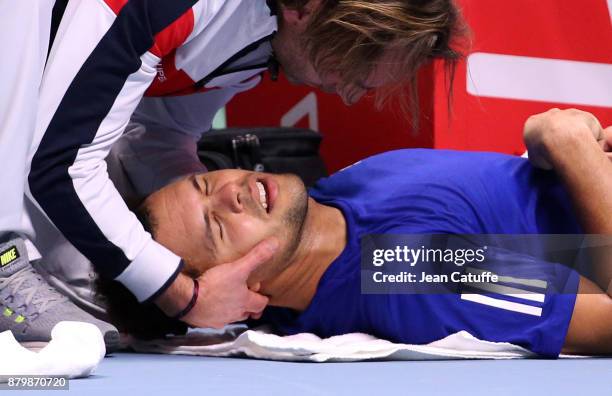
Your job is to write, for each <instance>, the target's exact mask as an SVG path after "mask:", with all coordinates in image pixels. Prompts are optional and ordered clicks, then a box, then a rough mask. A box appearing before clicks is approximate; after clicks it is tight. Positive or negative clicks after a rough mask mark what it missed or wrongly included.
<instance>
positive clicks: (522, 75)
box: [227, 0, 612, 172]
mask: <svg viewBox="0 0 612 396" xmlns="http://www.w3.org/2000/svg"><path fill="white" fill-rule="evenodd" d="M610 3H611V6H612V1H611V2H610ZM459 4H460V6H461V8H462V11H463V14H464V16H465V18H466V20H467V21H468V24H469V25H470V27H471V29H472V35H473V37H472V47H471V49H470V51H469V54H468V55H469V56H468V57H467V59H466V61H464V62H462V63H461V64H460V65H459V67H458V70H457V74H456V78H455V85H454V100H453V103H452V109H453V111H452V115H449V114H448V111H447V108H448V106H447V98H446V86H445V83H444V81H445V80H444V75H443V73H442V67H441V65H439V64H434V65H433V66H431V67H428V68H426V69H425V70H423V72H422V73H421V76H420V82H419V87H420V91H421V99H420V104H421V113H420V115H419V119H420V124H419V125H420V128H419V130H418V131H412V130H411V128H410V122H409V120H408V117H406V116H404V115H402V113H401V112H400V111H399V110H398V109H394V108H388V109H385V110H383V111H382V112H378V111H376V110H375V109H374V106H373V100H372V99H368V98H366V99H364V100H362V101H361V102H360V103H359V104H357V105H355V106H353V107H350V108H347V107H345V106H344V105H343V104H342V102H341V100H340V99H339V98H336V97H334V96H331V95H328V94H325V93H322V92H318V91H314V90H312V89H311V88H308V87H294V86H291V85H289V84H288V83H287V82H286V81H284V80H281V81H279V82H276V83H274V82H271V81H269V80H268V79H267V78H266V79H265V82H264V83H262V84H261V85H260V86H259V87H257V88H256V89H254V90H252V91H251V92H248V93H245V94H242V95H239V96H238V97H237V98H236V99H234V100H233V101H232V102H231V103H230V105H229V106H228V108H227V122H228V125H230V126H256V125H299V126H305V127H311V128H312V129H317V130H319V131H320V132H322V133H323V134H324V136H325V138H324V143H323V147H322V155H323V157H324V159H325V162H326V164H327V166H328V168H329V170H330V171H332V172H333V171H335V170H338V169H340V168H342V167H344V166H347V165H349V164H351V163H353V162H355V161H357V160H359V159H361V158H363V157H366V156H369V155H372V154H375V153H379V152H382V151H386V150H391V149H396V148H404V147H435V148H453V149H464V150H488V151H499V152H505V153H510V154H521V153H522V152H523V151H524V147H523V145H522V141H521V136H522V126H523V123H524V121H525V119H526V118H527V117H528V116H529V115H531V114H535V113H539V112H542V111H545V110H547V109H549V108H551V107H560V108H567V107H576V108H580V109H583V110H587V111H590V112H593V113H594V114H595V115H596V116H597V117H599V119H600V120H601V121H602V123H603V124H605V125H610V124H612V12H611V11H610V10H609V9H608V2H607V0H581V1H575V0H514V1H512V2H498V1H484V0H461V1H459ZM468 64H469V70H470V72H469V73H468Z"/></svg>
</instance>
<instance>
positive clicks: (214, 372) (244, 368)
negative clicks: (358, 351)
mask: <svg viewBox="0 0 612 396" xmlns="http://www.w3.org/2000/svg"><path fill="white" fill-rule="evenodd" d="M35 392H36V394H40V393H41V392H40V391H35ZM52 392H54V393H53V394H56V395H57V394H58V393H61V392H62V391H52ZM68 393H70V394H79V395H81V394H82V395H92V396H93V395H105V396H109V395H112V396H116V395H134V396H135V395H146V396H155V395H170V394H172V395H181V394H184V395H290V396H297V395H387V394H390V395H396V394H397V395H415V396H416V395H444V396H451V395H471V396H480V395H496V396H498V395H513V396H516V395H555V396H557V395H574V396H576V395H612V358H607V359H603V358H600V359H572V360H513V361H508V360H504V361H501V360H498V361H456V360H455V361H434V362H424V361H421V362H419V361H403V362H358V363H286V362H274V361H264V360H251V359H238V358H208V357H198V356H172V355H144V354H134V353H116V354H114V355H112V356H110V357H107V358H105V359H104V360H103V361H102V363H101V364H100V366H99V367H98V370H97V371H96V373H95V374H94V375H93V376H91V377H89V378H86V379H78V380H71V381H70V391H69V392H68Z"/></svg>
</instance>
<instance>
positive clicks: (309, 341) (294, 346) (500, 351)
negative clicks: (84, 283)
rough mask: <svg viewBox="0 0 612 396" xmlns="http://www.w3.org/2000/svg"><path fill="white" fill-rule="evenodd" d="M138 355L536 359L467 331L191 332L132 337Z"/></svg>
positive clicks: (347, 359) (332, 359)
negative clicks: (439, 334)
mask: <svg viewBox="0 0 612 396" xmlns="http://www.w3.org/2000/svg"><path fill="white" fill-rule="evenodd" d="M129 344H130V346H131V347H132V348H133V349H134V350H135V351H137V352H147V353H166V354H177V355H200V356H245V355H246V356H248V357H251V358H259V359H268V360H283V361H308V362H352V361H359V360H372V359H376V360H446V359H517V358H529V357H536V355H535V354H534V353H532V352H530V351H528V350H527V349H525V348H522V347H519V346H517V345H513V344H509V343H505V342H489V341H482V340H479V339H477V338H475V337H473V336H472V335H471V334H470V333H468V332H466V331H460V332H458V333H455V334H452V335H450V336H448V337H446V338H444V339H442V340H439V341H435V342H432V343H430V344H427V345H409V344H394V343H392V342H389V341H386V340H381V339H379V338H376V337H373V336H370V335H367V334H362V333H352V334H345V335H341V336H336V337H330V338H326V339H321V338H319V337H317V336H316V335H314V334H309V333H303V334H296V335H293V336H286V337H281V336H277V335H275V334H272V333H270V332H269V331H268V330H267V329H265V328H261V329H258V330H246V331H244V328H229V329H227V330H226V331H225V332H223V333H211V332H190V333H188V334H187V335H185V336H180V337H170V338H168V339H164V340H155V341H142V340H135V339H132V340H130V342H129Z"/></svg>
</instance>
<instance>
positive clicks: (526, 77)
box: [467, 0, 612, 107]
mask: <svg viewBox="0 0 612 396" xmlns="http://www.w3.org/2000/svg"><path fill="white" fill-rule="evenodd" d="M608 2H609V3H612V0H608ZM467 62H468V75H467V91H468V92H469V93H470V94H472V95H475V96H483V97H492V98H506V99H518V100H532V101H538V102H553V103H563V104H578V105H588V106H601V107H612V64H607V63H594V62H578V61H570V60H563V59H545V58H532V57H526V56H515V55H500V54H490V53H484V52H476V53H473V54H471V55H470V56H469V57H468V60H467Z"/></svg>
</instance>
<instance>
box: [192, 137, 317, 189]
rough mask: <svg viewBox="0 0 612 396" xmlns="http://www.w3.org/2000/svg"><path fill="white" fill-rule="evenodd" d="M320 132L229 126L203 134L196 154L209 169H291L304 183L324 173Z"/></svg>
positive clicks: (281, 170) (312, 181)
mask: <svg viewBox="0 0 612 396" xmlns="http://www.w3.org/2000/svg"><path fill="white" fill-rule="evenodd" d="M321 139H322V135H321V134H320V133H318V132H315V131H311V130H309V129H300V128H229V129H217V130H212V131H209V132H206V133H204V134H203V136H202V139H201V140H200V141H199V142H198V156H199V158H200V161H202V163H203V164H204V165H206V167H207V168H208V170H209V171H213V170H219V169H230V168H237V169H245V170H252V171H257V172H270V173H294V174H296V175H298V176H300V177H301V178H302V180H303V181H304V184H305V185H306V186H307V187H310V186H312V185H313V184H314V183H315V182H316V181H317V180H319V179H320V178H322V177H325V176H327V170H326V169H325V164H324V163H323V159H322V158H321V156H320V155H319V146H320V144H321Z"/></svg>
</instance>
